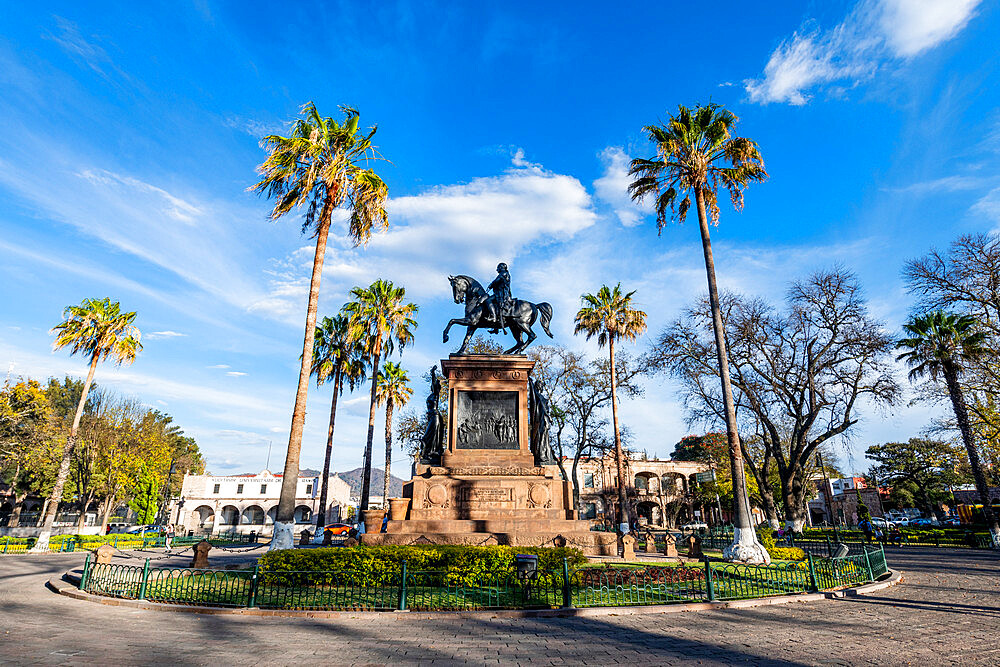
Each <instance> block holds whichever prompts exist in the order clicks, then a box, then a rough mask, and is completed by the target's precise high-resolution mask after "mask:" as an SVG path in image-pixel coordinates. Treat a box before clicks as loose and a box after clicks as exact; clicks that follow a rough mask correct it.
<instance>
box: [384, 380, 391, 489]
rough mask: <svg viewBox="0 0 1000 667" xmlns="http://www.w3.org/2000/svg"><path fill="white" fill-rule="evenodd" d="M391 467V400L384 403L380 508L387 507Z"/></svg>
mask: <svg viewBox="0 0 1000 667" xmlns="http://www.w3.org/2000/svg"><path fill="white" fill-rule="evenodd" d="M391 465H392V398H391V397H390V398H389V399H387V400H386V402H385V474H384V475H382V507H383V508H386V509H388V507H389V466H391Z"/></svg>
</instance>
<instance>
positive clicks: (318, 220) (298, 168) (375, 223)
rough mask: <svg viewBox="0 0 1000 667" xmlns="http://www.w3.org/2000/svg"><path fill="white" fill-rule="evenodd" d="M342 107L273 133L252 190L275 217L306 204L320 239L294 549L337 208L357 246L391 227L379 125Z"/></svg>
mask: <svg viewBox="0 0 1000 667" xmlns="http://www.w3.org/2000/svg"><path fill="white" fill-rule="evenodd" d="M341 111H342V112H343V113H344V119H343V121H342V122H340V123H338V122H337V121H336V120H334V119H333V118H324V117H322V116H320V114H319V112H318V111H317V110H316V105H315V104H313V103H312V102H309V103H308V104H306V105H304V106H303V107H302V110H301V113H302V116H303V117H302V118H299V119H298V120H296V121H295V123H294V124H293V126H292V134H291V136H289V137H282V136H279V135H270V136H267V137H265V138H264V140H263V145H264V147H265V149H266V150H267V151H268V152H269V153H270V154H269V155H268V157H267V159H266V160H265V161H264V163H263V164H261V165H260V167H259V169H258V171H259V172H260V174H261V180H260V181H259V182H258V183H257V184H256V185H254V186H253V187H252V188H251V189H252V190H253V191H255V192H257V193H259V194H266V195H267V196H268V197H269V198H272V199H275V200H276V201H275V204H274V208H273V209H272V210H271V214H270V217H271V219H272V220H277V219H278V218H281V217H283V216H284V215H286V214H288V213H289V212H291V211H292V210H293V209H295V208H302V207H305V217H304V222H303V225H302V231H303V232H305V231H306V230H309V231H311V233H312V236H313V237H314V238H315V239H316V253H315V255H314V257H313V268H312V277H311V279H310V282H309V305H308V307H307V309H306V326H305V335H304V337H303V341H302V357H301V365H300V367H299V383H298V388H297V389H296V392H295V407H294V408H293V410H292V425H291V429H290V430H289V434H288V449H287V451H286V453H285V470H284V476H283V477H282V481H281V496H280V497H279V500H278V512H277V517H276V519H275V527H274V538H273V539H272V540H271V549H288V548H291V547H292V530H293V528H294V523H295V489H296V487H297V485H298V478H299V454H300V452H301V450H302V431H303V428H304V427H305V421H306V395H307V394H308V392H309V376H310V371H311V365H312V359H313V341H314V336H315V334H316V312H317V309H318V305H319V287H320V278H321V276H322V274H323V260H324V258H325V255H326V244H327V237H328V235H329V233H330V225H331V223H332V222H333V212H334V211H335V210H337V209H340V208H343V209H346V210H347V211H348V213H349V215H348V226H347V235H348V238H349V239H350V240H351V241H352V242H353V243H354V244H355V245H364V244H365V243H367V242H368V239H369V238H370V237H371V235H372V232H373V231H375V230H378V229H384V228H385V227H387V226H388V217H387V215H386V211H385V202H386V197H387V196H388V188H387V187H386V185H385V183H384V182H383V181H382V179H381V178H379V176H378V175H377V174H376V173H375V172H374V171H373V170H371V169H366V168H365V167H364V166H363V165H367V163H368V161H369V160H371V159H373V158H376V157H378V155H377V153H376V151H375V146H374V144H373V143H372V139H373V138H374V136H375V128H374V127H372V128H370V129H369V130H368V132H367V133H365V132H362V131H359V130H358V121H359V118H360V115H359V113H358V111H357V110H356V109H353V108H351V107H341Z"/></svg>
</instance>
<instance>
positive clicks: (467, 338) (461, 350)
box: [456, 325, 476, 354]
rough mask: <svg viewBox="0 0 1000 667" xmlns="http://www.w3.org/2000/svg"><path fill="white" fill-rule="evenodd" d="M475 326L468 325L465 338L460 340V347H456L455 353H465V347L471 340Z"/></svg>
mask: <svg viewBox="0 0 1000 667" xmlns="http://www.w3.org/2000/svg"><path fill="white" fill-rule="evenodd" d="M475 330H476V327H474V326H472V325H469V326H468V327H467V328H466V330H465V340H463V341H462V347H460V348H458V352H457V353H456V354H465V348H466V346H468V344H469V341H470V340H472V334H473V332H475Z"/></svg>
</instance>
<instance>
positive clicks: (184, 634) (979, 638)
mask: <svg viewBox="0 0 1000 667" xmlns="http://www.w3.org/2000/svg"><path fill="white" fill-rule="evenodd" d="M81 560H82V557H81V556H79V555H75V554H65V555H49V556H27V557H24V556H15V557H4V558H0V664H18V665H20V664H79V665H83V664H88V665H93V664H115V665H130V664H152V663H171V664H176V665H212V666H213V667H221V666H223V665H252V664H268V665H271V664H289V665H300V664H314V663H326V664H370V665H382V664H401V663H405V664H435V665H437V664H474V665H483V664H531V665H536V664H538V665H558V664H597V665H606V664H623V663H624V664H633V665H637V664H642V665H646V664H682V663H683V664H689V663H690V664H703V665H728V664H754V665H758V664H759V665H856V664H873V665H875V664H877V665H885V664H891V665H896V664H900V665H902V664H921V665H939V664H987V665H997V664H1000V639H998V638H1000V576H998V575H1000V556H998V555H997V554H994V553H990V552H983V551H975V552H973V551H960V550H950V549H948V550H946V549H940V550H936V549H906V550H893V551H890V553H889V562H890V565H891V566H892V567H894V568H896V569H899V570H902V571H903V573H904V581H903V583H902V584H900V585H898V586H895V587H892V588H889V589H885V590H882V591H878V592H876V593H873V594H871V595H868V596H864V597H856V598H847V599H840V600H823V601H818V602H804V603H795V604H786V605H773V606H765V607H756V608H751V609H729V610H719V611H708V612H692V613H680V614H652V615H638V616H607V617H599V618H518V619H512V618H477V619H467V618H466V619H460V618H454V617H448V616H445V615H442V616H440V617H436V618H434V619H433V620H425V619H423V618H419V619H418V618H414V617H410V618H408V617H407V615H406V614H398V615H383V616H378V617H375V616H370V615H369V616H366V615H364V614H361V613H359V614H358V615H357V616H356V617H346V618H338V619H308V618H258V617H241V616H208V615H198V614H179V613H167V612H159V611H148V610H136V609H125V608H116V607H108V606H104V605H96V604H92V603H87V602H82V601H77V600H71V599H69V598H65V597H62V596H59V595H56V594H54V593H52V592H50V591H49V590H47V589H46V588H45V587H44V585H45V582H46V581H47V580H48V579H49V578H50V577H52V576H54V575H56V574H58V573H60V572H62V571H64V570H67V569H70V568H73V567H79V565H80V561H81Z"/></svg>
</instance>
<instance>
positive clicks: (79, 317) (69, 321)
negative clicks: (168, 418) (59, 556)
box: [33, 298, 142, 551]
mask: <svg viewBox="0 0 1000 667" xmlns="http://www.w3.org/2000/svg"><path fill="white" fill-rule="evenodd" d="M64 316H65V319H64V320H63V321H62V322H60V323H59V324H57V325H56V326H55V327H54V328H53V329H52V332H53V333H54V334H56V340H55V342H54V343H53V348H55V349H57V350H59V349H62V348H65V347H68V348H69V349H70V354H78V353H79V354H82V355H84V356H86V357H88V358H89V361H90V369H89V370H88V371H87V380H86V381H85V382H84V384H83V390H82V392H81V394H80V401H79V403H78V404H77V408H76V414H75V416H74V417H73V424H72V426H70V431H69V437H68V438H67V441H66V447H65V449H64V451H63V455H62V460H61V461H60V463H59V472H58V473H57V475H56V481H55V485H54V486H53V487H52V493H51V495H50V496H49V505H48V508H47V509H46V512H45V518H44V520H43V523H42V531H41V533H40V534H39V536H38V541H37V542H36V543H35V546H34V547H33V550H34V551H47V550H48V547H49V537H50V536H51V535H52V524H53V522H54V521H55V518H56V509H57V508H58V505H59V501H60V500H61V499H62V495H63V487H64V486H65V485H66V479H67V478H68V477H69V470H70V463H71V462H72V460H73V451H74V449H75V447H76V438H77V431H78V430H79V428H80V419H81V418H82V417H83V410H84V407H85V406H86V404H87V394H88V393H89V392H90V385H91V384H92V383H93V381H94V371H96V370H97V364H98V362H100V361H102V360H106V359H111V360H112V361H115V362H116V363H118V364H119V365H121V364H131V363H132V362H133V361H135V357H136V355H138V354H139V351H140V350H142V343H141V342H140V333H139V329H137V328H136V326H135V324H133V322H135V317H136V314H135V313H134V312H122V309H121V304H119V303H118V302H117V301H112V300H111V299H108V298H105V299H100V300H98V299H84V300H83V302H82V303H81V304H80V305H79V306H69V307H68V308H66V310H65V312H64Z"/></svg>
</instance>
